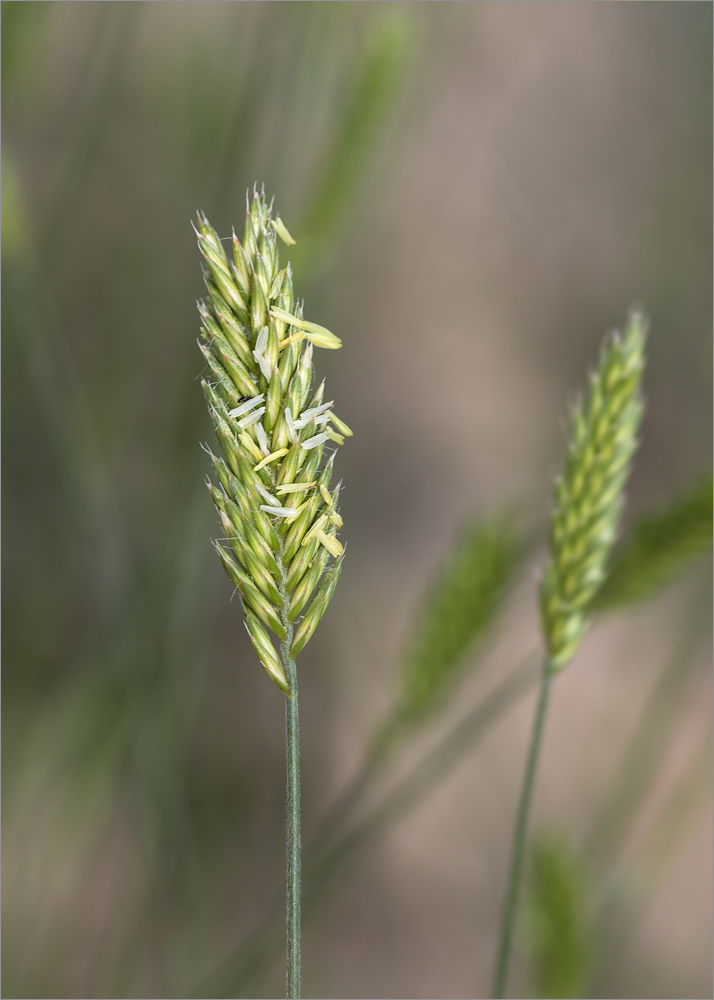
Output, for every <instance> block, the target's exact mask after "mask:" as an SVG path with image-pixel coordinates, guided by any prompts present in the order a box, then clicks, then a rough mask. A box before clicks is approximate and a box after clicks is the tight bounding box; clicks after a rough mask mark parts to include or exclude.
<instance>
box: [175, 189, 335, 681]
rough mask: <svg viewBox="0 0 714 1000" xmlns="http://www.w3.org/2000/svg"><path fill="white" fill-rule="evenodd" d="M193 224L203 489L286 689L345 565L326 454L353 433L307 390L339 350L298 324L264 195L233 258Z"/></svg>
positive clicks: (261, 649)
mask: <svg viewBox="0 0 714 1000" xmlns="http://www.w3.org/2000/svg"><path fill="white" fill-rule="evenodd" d="M194 228H195V230H196V235H197V237H198V247H199V250H200V252H201V255H202V256H203V263H204V266H203V276H204V281H205V284H206V290H207V293H208V296H207V299H206V301H205V302H199V303H198V311H199V314H200V317H201V321H202V324H203V325H202V326H201V339H200V340H199V347H200V349H201V352H202V354H203V356H204V359H205V362H206V370H205V378H204V381H203V382H202V386H203V391H204V394H205V396H206V400H207V403H208V408H209V411H210V414H211V418H212V420H213V424H214V428H215V431H216V437H217V438H218V442H219V444H220V446H221V450H222V453H223V454H222V456H221V457H217V456H215V455H213V454H212V453H211V452H210V450H209V455H210V458H211V461H212V463H213V468H214V472H215V474H216V478H217V481H218V484H217V485H216V483H214V482H211V481H210V480H209V481H208V488H209V491H210V493H211V497H212V498H213V502H214V503H215V505H216V509H217V511H218V515H219V518H220V521H221V527H222V535H223V538H222V543H223V544H219V542H216V549H217V552H218V555H219V557H220V559H221V562H222V564H223V567H224V569H225V570H226V573H227V574H228V576H229V577H230V579H231V580H232V582H233V584H234V585H235V587H236V589H237V590H238V593H239V594H240V597H241V601H242V603H243V611H244V615H245V620H246V629H247V631H248V635H249V636H250V640H251V642H252V644H253V648H254V649H255V652H256V654H257V656H258V658H259V660H260V662H261V663H262V664H263V666H264V667H265V669H266V671H267V672H268V674H269V675H270V676H271V677H272V679H273V680H274V681H275V683H276V684H277V685H278V687H280V688H281V689H282V690H283V691H284V692H285V693H289V691H290V685H289V683H288V680H287V677H286V672H285V669H284V658H285V657H286V656H288V657H294V656H295V655H297V653H298V652H299V651H300V650H301V649H302V648H303V647H304V646H305V644H306V643H307V641H308V640H309V639H310V637H311V636H312V634H313V632H314V630H315V627H316V626H317V624H318V622H319V620H320V618H321V617H322V615H323V614H324V612H325V610H326V608H327V605H328V603H329V601H330V598H331V597H332V593H333V591H334V588H335V585H336V583H337V578H338V577H339V573H340V569H341V563H342V555H343V547H342V544H341V542H340V541H339V539H338V537H337V532H338V530H339V528H340V527H341V526H342V518H341V517H340V514H339V511H338V500H339V484H338V485H337V486H336V487H334V488H333V489H332V490H330V480H331V476H332V467H333V462H334V451H332V453H331V454H330V455H329V457H327V458H326V456H325V454H324V451H325V447H326V445H328V444H330V443H331V442H334V443H335V444H336V445H338V444H342V442H343V441H344V436H345V435H348V436H349V435H351V434H352V432H351V431H350V429H349V427H347V425H346V424H345V423H344V422H343V421H342V420H339V418H337V417H336V416H335V414H334V413H333V412H332V406H333V404H332V402H331V401H328V402H324V382H323V383H322V385H320V386H318V388H317V389H316V390H313V388H312V381H313V363H312V358H313V350H314V348H315V347H323V348H327V349H336V348H339V347H341V346H342V345H341V341H340V340H339V338H338V337H336V336H335V335H334V334H333V333H331V332H330V331H329V330H326V329H325V328H324V327H322V326H318V324H316V323H310V322H308V321H307V320H305V319H303V315H302V305H301V304H300V303H299V302H297V301H296V300H295V297H294V294H293V284H292V275H291V270H290V266H289V265H288V267H287V268H284V269H283V270H281V269H280V267H279V262H278V249H277V238H276V237H277V236H280V238H281V239H282V240H283V241H284V242H285V243H287V244H288V245H291V244H292V243H294V242H295V241H294V240H293V239H292V237H291V236H290V233H289V232H288V230H287V229H286V227H285V224H284V223H283V222H282V220H281V219H280V217H279V216H278V217H277V218H276V219H273V218H272V204H271V205H268V204H267V203H266V200H265V196H264V193H263V192H260V193H259V192H258V191H257V190H254V193H253V199H252V202H250V204H249V205H248V207H247V213H246V221H245V227H244V231H243V241H242V242H241V241H240V240H239V239H238V237H237V236H236V235H235V233H234V234H233V240H232V252H231V256H230V259H229V256H228V255H227V254H226V252H225V250H224V246H223V242H222V241H221V240H220V239H219V237H218V235H217V233H216V232H215V230H214V229H213V228H212V227H211V225H210V223H209V222H208V219H207V218H206V217H205V215H203V214H201V213H199V215H198V220H197V222H196V225H195V227H194ZM293 630H295V635H294V638H293ZM271 632H272V633H273V634H274V635H275V636H277V638H278V639H279V640H280V642H281V650H282V654H283V660H282V661H281V657H280V656H279V655H278V653H277V651H276V650H275V647H274V645H273V641H272V639H271V637H270V633H271Z"/></svg>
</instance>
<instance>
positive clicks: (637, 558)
mask: <svg viewBox="0 0 714 1000" xmlns="http://www.w3.org/2000/svg"><path fill="white" fill-rule="evenodd" d="M711 549H712V475H711V473H708V474H707V475H706V476H704V477H703V478H702V479H701V480H700V481H699V482H698V483H697V484H696V485H695V486H694V488H693V489H691V490H690V491H689V492H688V493H687V494H686V495H685V496H683V497H680V498H679V499H678V500H675V501H674V503H672V504H671V505H670V506H669V507H666V508H665V509H664V510H662V511H660V512H659V513H656V514H649V515H646V516H645V517H643V518H642V519H641V520H640V521H639V522H638V523H637V524H635V526H634V527H633V529H632V530H631V531H630V533H629V536H628V537H627V538H626V539H625V540H624V542H623V543H622V545H621V546H620V548H619V550H618V551H617V552H616V554H615V557H614V559H613V562H612V565H611V567H610V572H609V573H608V576H607V579H606V580H605V582H604V584H603V585H602V588H601V589H600V591H599V592H598V594H597V596H596V598H595V601H594V604H593V607H594V608H595V609H596V610H597V611H612V610H615V609H616V608H619V607H621V606H624V605H628V604H633V603H635V602H637V601H643V600H645V599H646V598H648V597H652V596H653V595H654V594H655V593H656V592H657V591H658V590H660V589H661V588H662V587H664V586H666V585H667V584H668V583H670V582H671V581H672V580H674V578H675V577H676V576H678V575H679V574H680V573H682V572H683V571H684V570H685V569H687V568H688V567H689V565H690V563H691V562H692V561H693V560H694V559H697V558H698V557H700V556H703V555H706V554H707V553H710V552H711Z"/></svg>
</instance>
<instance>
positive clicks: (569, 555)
mask: <svg viewBox="0 0 714 1000" xmlns="http://www.w3.org/2000/svg"><path fill="white" fill-rule="evenodd" d="M645 339H646V321H645V318H644V316H643V315H642V314H641V313H639V312H632V313H631V314H630V316H629V319H628V322H627V327H626V329H625V333H624V336H622V337H621V336H620V335H619V334H618V333H617V332H616V333H614V334H613V335H611V336H610V337H609V338H608V340H607V341H606V342H605V344H604V346H603V348H602V352H601V355H600V362H599V365H598V368H597V371H595V372H594V373H593V374H592V375H591V377H590V384H589V386H588V391H587V394H586V397H585V400H584V401H583V400H581V401H579V402H578V404H577V405H576V407H575V410H574V412H573V416H572V422H571V429H570V444H569V451H568V456H567V459H566V463H565V469H564V471H563V474H562V475H561V476H560V477H559V478H558V479H557V480H556V484H555V503H554V509H553V514H552V519H551V528H550V550H551V563H550V565H549V567H548V569H547V570H546V573H545V576H544V578H543V581H542V584H541V589H540V605H541V619H542V624H543V632H544V635H545V640H546V645H547V647H548V656H549V662H550V666H551V669H552V670H554V671H555V670H560V669H562V668H563V667H564V666H565V665H566V664H567V663H568V662H569V661H570V660H571V659H572V657H573V656H574V654H575V651H576V650H577V648H578V646H579V644H580V641H581V639H582V637H583V635H584V633H585V630H586V628H587V612H588V608H589V605H590V603H591V602H592V600H593V598H594V596H595V594H596V593H597V591H598V589H599V587H600V586H601V584H602V582H603V580H604V579H605V576H606V570H607V559H608V556H609V554H610V550H611V548H612V544H613V541H614V539H615V535H616V532H617V526H618V521H619V515H620V508H621V505H622V499H623V493H624V488H625V484H626V482H627V477H628V474H629V468H630V461H631V459H632V456H633V454H634V452H635V450H636V448H637V431H638V428H639V425H640V420H641V418H642V409H643V405H642V399H641V395H640V381H641V377H642V370H643V367H644V346H645Z"/></svg>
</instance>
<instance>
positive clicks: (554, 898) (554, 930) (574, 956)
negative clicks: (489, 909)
mask: <svg viewBox="0 0 714 1000" xmlns="http://www.w3.org/2000/svg"><path fill="white" fill-rule="evenodd" d="M529 890H530V891H529V892H528V898H527V900H526V908H525V917H526V919H525V932H526V941H527V948H528V951H529V953H530V961H531V968H532V986H533V992H532V993H531V994H530V995H531V996H535V997H543V998H557V997H565V998H568V997H584V996H587V995H588V992H587V989H588V981H589V978H590V972H591V968H592V959H593V955H592V947H593V945H592V942H593V940H594V935H593V928H592V926H591V925H592V916H591V912H590V911H591V903H590V899H589V895H590V893H589V887H588V880H587V877H586V873H585V869H584V866H583V864H582V862H581V860H580V859H579V858H578V857H577V855H576V854H575V853H574V851H573V849H572V848H571V847H570V845H569V844H567V843H566V842H565V841H564V840H562V839H560V838H556V837H553V836H549V837H540V838H539V839H537V840H536V842H535V845H534V848H533V857H532V868H531V878H530V881H529Z"/></svg>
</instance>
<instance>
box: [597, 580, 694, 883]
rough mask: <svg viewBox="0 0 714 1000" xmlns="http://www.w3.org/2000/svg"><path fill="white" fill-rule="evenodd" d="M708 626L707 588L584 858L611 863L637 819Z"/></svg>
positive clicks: (645, 715)
mask: <svg viewBox="0 0 714 1000" xmlns="http://www.w3.org/2000/svg"><path fill="white" fill-rule="evenodd" d="M710 622H711V587H709V586H704V587H702V588H701V589H700V591H699V593H698V595H697V596H696V597H695V599H694V602H693V604H692V606H691V607H690V609H689V612H688V614H687V615H686V620H685V622H684V625H683V627H682V628H681V629H680V632H679V635H678V638H677V641H676V644H675V648H674V650H673V651H672V653H671V654H670V658H669V660H668V662H667V663H666V664H665V669H664V670H663V671H662V672H661V673H660V676H659V679H658V681H657V683H656V685H655V687H654V688H653V690H652V692H651V693H650V696H649V698H648V699H647V703H646V705H645V707H644V709H643V710H642V713H641V715H640V719H639V722H638V724H637V727H636V729H635V731H634V732H633V734H632V736H631V738H630V741H629V743H628V745H627V747H626V749H625V752H624V753H623V755H622V758H621V761H620V763H619V765H618V767H617V773H616V774H615V775H614V777H613V781H612V784H611V785H610V787H609V788H608V791H607V795H606V797H605V800H604V802H603V804H602V807H601V808H600V810H599V812H597V813H596V815H595V817H594V820H593V823H592V825H591V828H590V830H589V831H588V835H587V838H586V842H585V853H586V855H587V857H588V859H589V860H590V861H591V862H592V863H594V864H596V865H603V864H610V863H613V862H614V861H615V859H616V857H617V855H618V853H619V852H620V851H621V850H622V847H623V846H624V843H625V841H626V839H627V837H628V835H629V833H630V832H631V830H632V827H633V825H634V823H635V822H636V820H637V817H638V814H639V812H640V809H641V807H642V804H643V801H644V799H645V798H646V796H647V794H648V792H649V791H650V789H651V787H652V784H653V782H654V780H655V779H656V777H657V775H658V774H659V773H660V770H661V765H662V762H663V760H664V759H665V757H666V755H667V752H668V750H669V748H670V746H671V744H672V740H673V738H674V736H675V735H676V732H677V729H678V727H679V726H680V725H681V720H682V710H683V709H684V707H685V705H686V700H687V696H688V694H689V693H690V681H691V679H692V671H693V669H694V667H695V666H696V665H697V652H698V651H699V648H700V644H701V642H702V638H703V636H704V635H705V634H706V631H707V630H708V628H709V626H710Z"/></svg>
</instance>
